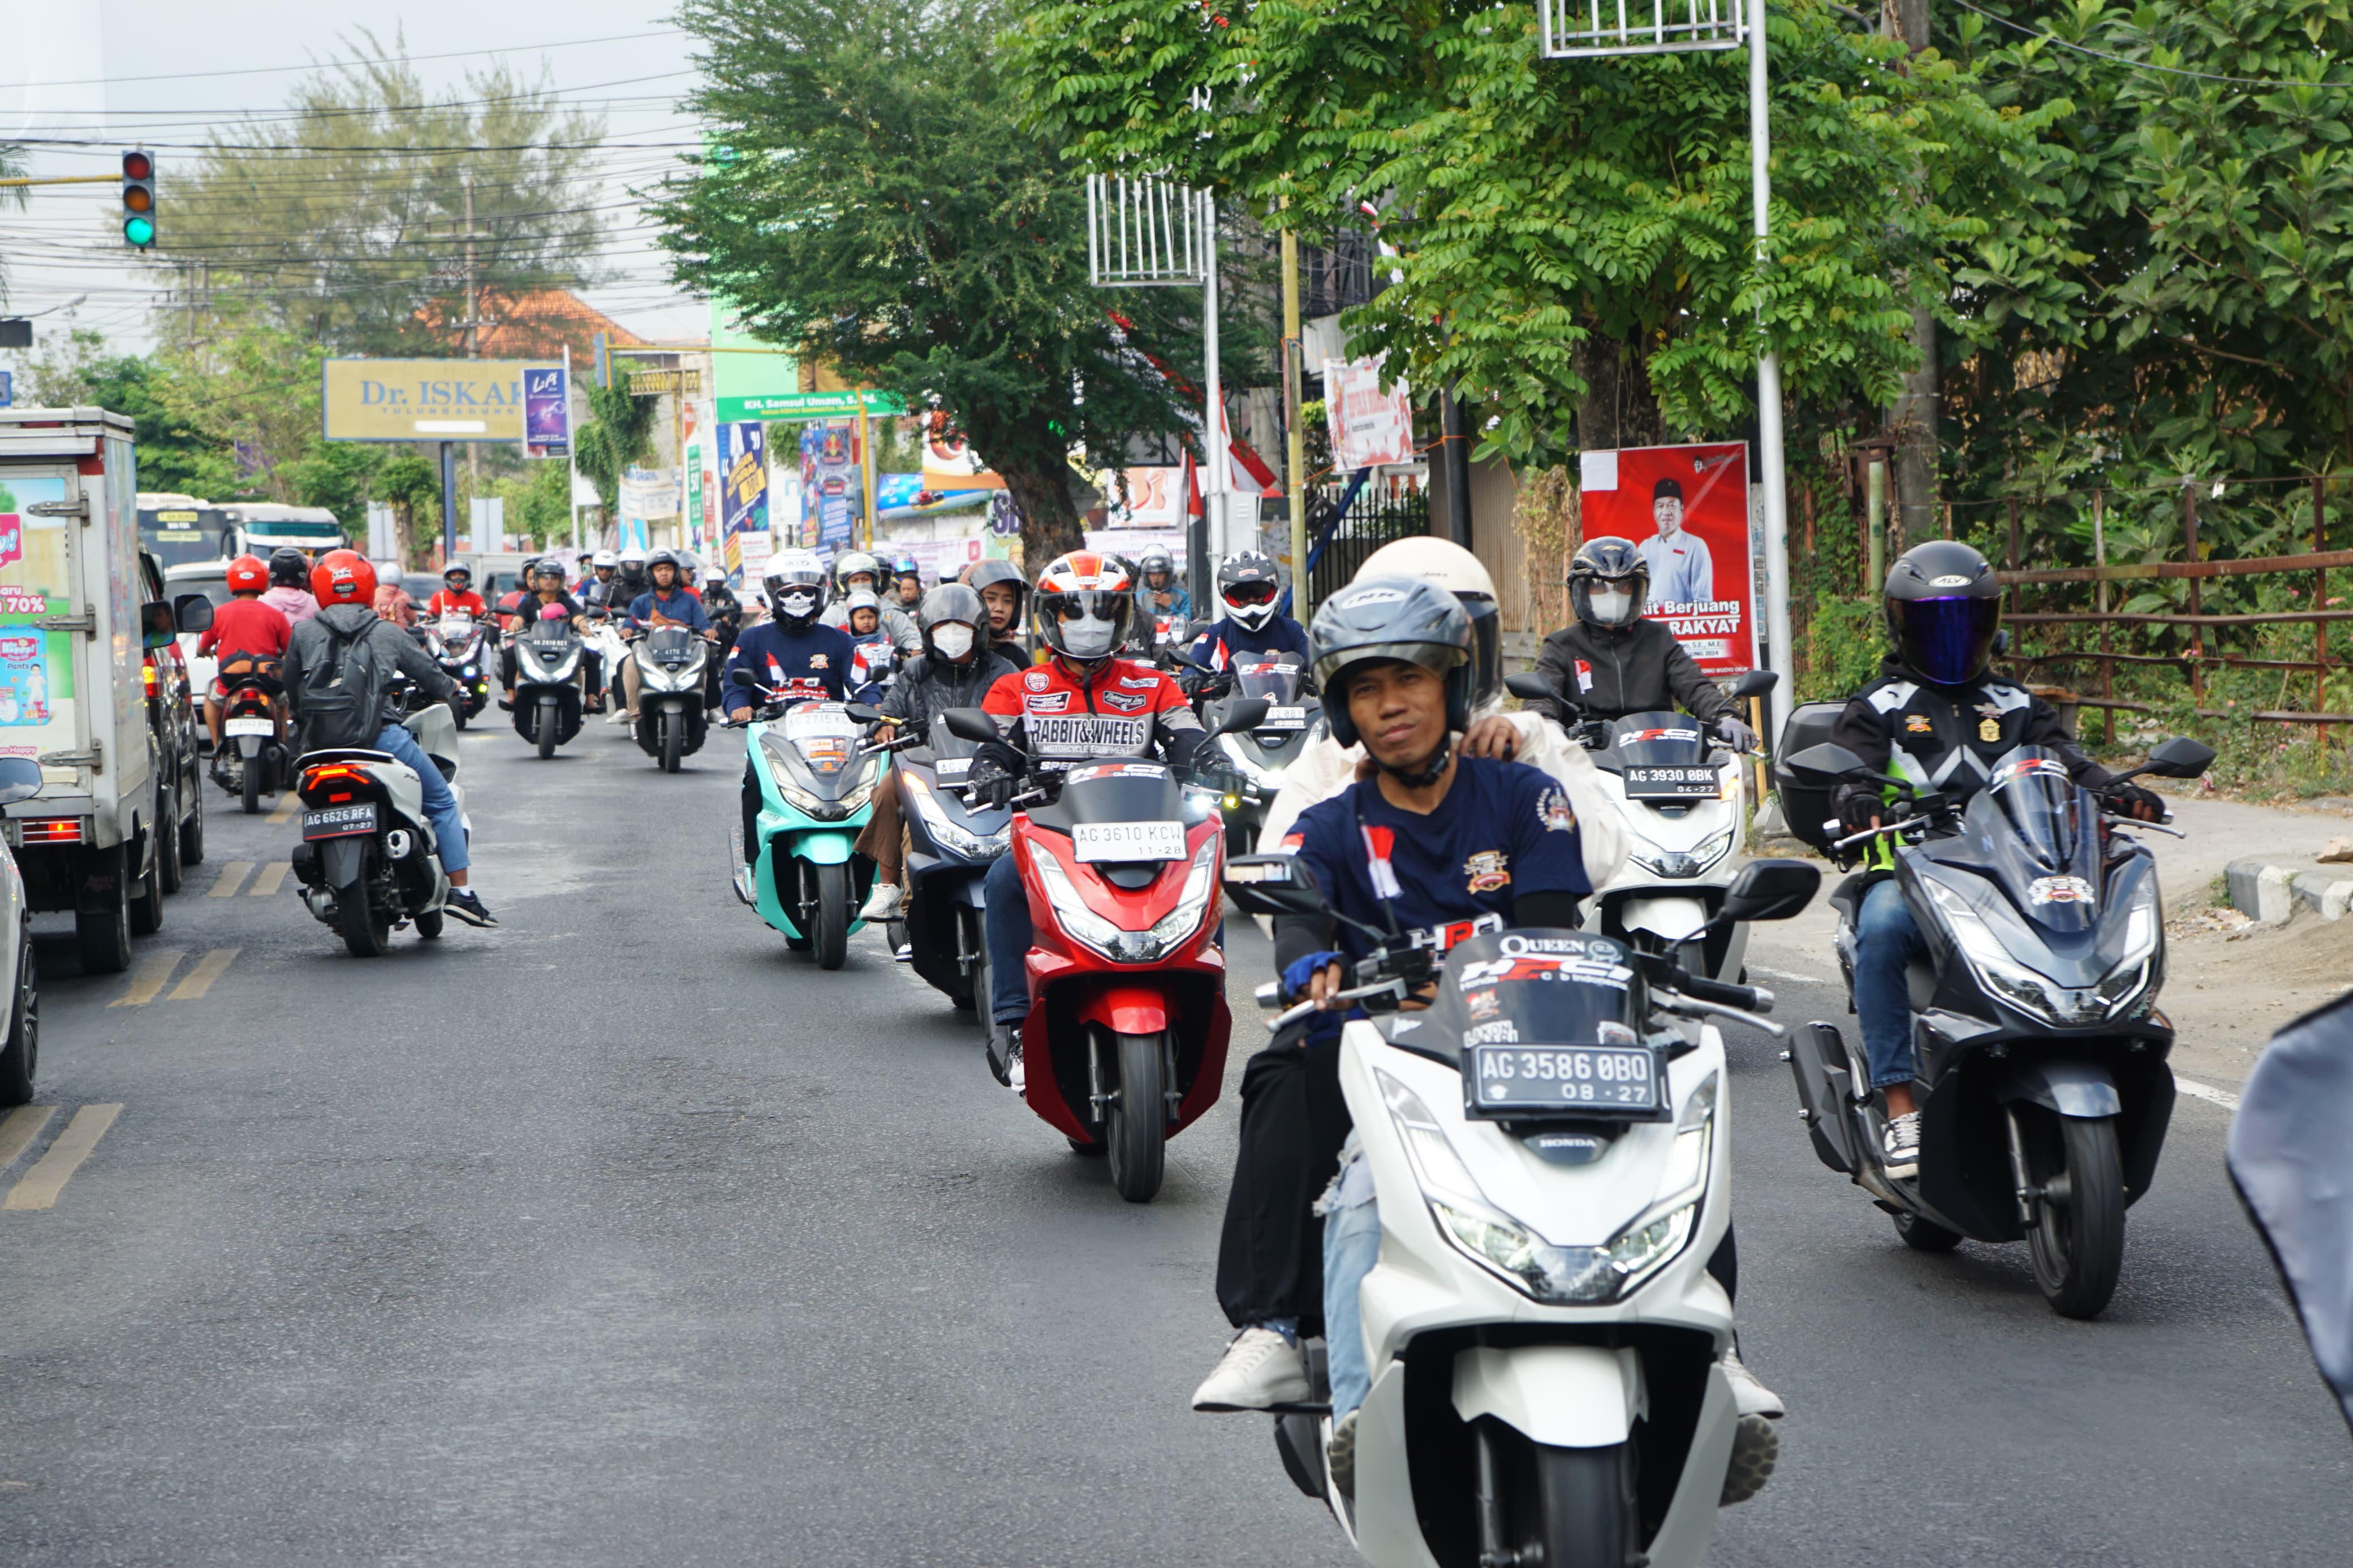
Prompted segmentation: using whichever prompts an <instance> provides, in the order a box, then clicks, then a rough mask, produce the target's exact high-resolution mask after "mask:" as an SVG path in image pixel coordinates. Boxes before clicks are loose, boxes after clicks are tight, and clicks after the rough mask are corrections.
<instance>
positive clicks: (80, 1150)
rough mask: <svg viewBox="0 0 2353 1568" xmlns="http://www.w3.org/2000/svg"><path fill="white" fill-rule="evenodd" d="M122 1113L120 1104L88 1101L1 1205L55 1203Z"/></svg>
mask: <svg viewBox="0 0 2353 1568" xmlns="http://www.w3.org/2000/svg"><path fill="white" fill-rule="evenodd" d="M121 1114H122V1107H121V1106H120V1105H85V1106H83V1107H82V1108H81V1109H80V1110H77V1111H75V1112H74V1114H73V1120H72V1121H69V1122H67V1123H66V1130H65V1131H62V1132H60V1133H58V1141H57V1142H54V1143H52V1144H50V1145H49V1152H47V1153H46V1154H44V1155H42V1156H41V1157H40V1158H39V1159H38V1160H36V1161H35V1162H34V1163H33V1168H32V1169H31V1170H29V1171H27V1172H26V1173H25V1179H24V1180H23V1181H21V1182H18V1183H17V1184H16V1185H15V1186H13V1187H10V1188H9V1189H8V1196H7V1199H6V1201H5V1202H0V1209H45V1208H53V1207H55V1206H56V1205H57V1201H58V1194H59V1193H62V1192H64V1191H65V1190H66V1183H68V1182H69V1181H71V1180H72V1179H73V1173H75V1172H76V1171H79V1170H80V1169H81V1163H82V1162H83V1161H84V1160H87V1159H89V1158H90V1151H91V1150H92V1149H95V1148H97V1147H98V1141H99V1140H100V1138H103V1137H105V1136H106V1130H107V1129H108V1128H110V1127H111V1126H113V1125H114V1119H115V1118H116V1117H118V1116H120V1115H121Z"/></svg>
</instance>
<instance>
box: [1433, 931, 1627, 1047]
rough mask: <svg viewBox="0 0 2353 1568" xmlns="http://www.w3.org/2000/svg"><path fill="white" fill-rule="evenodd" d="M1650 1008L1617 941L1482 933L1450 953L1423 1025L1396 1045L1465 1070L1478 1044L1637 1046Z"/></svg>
mask: <svg viewBox="0 0 2353 1568" xmlns="http://www.w3.org/2000/svg"><path fill="white" fill-rule="evenodd" d="M1649 1011H1650V1003H1649V999H1648V997H1647V995H1646V994H1645V992H1644V990H1643V986H1642V977H1641V973H1640V972H1639V971H1638V970H1636V969H1635V967H1634V965H1633V961H1632V959H1631V957H1630V955H1629V952H1628V950H1627V948H1626V945H1625V944H1624V943H1623V942H1619V941H1618V940H1617V939H1616V938H1614V937H1607V936H1601V935H1599V934H1593V935H1588V934H1587V933H1585V932H1582V931H1555V930H1549V929H1545V928H1539V927H1531V928H1529V929H1527V930H1525V931H1482V932H1480V933H1479V934H1477V935H1475V936H1471V937H1467V938H1465V939H1464V940H1462V941H1461V942H1456V943H1455V944H1454V945H1453V946H1452V947H1451V948H1450V949H1449V950H1448V952H1447V955H1446V969H1445V973H1443V974H1442V975H1441V976H1440V980H1439V985H1438V999H1437V1000H1436V1001H1435V1002H1434V1003H1432V1004H1431V1005H1430V1011H1429V1012H1428V1013H1426V1014H1424V1015H1422V1016H1423V1017H1424V1018H1425V1019H1426V1020H1427V1021H1426V1022H1425V1023H1424V1024H1423V1025H1422V1026H1420V1027H1419V1028H1415V1029H1410V1030H1404V1029H1400V1030H1398V1032H1397V1033H1396V1035H1395V1039H1396V1042H1397V1044H1398V1046H1400V1047H1403V1048H1404V1049H1407V1050H1409V1051H1415V1052H1418V1053H1419V1054H1420V1055H1423V1056H1427V1057H1433V1058H1437V1059H1438V1060H1440V1061H1445V1062H1451V1063H1453V1064H1455V1065H1456V1066H1458V1067H1459V1066H1461V1063H1462V1061H1463V1059H1464V1051H1465V1047H1472V1046H1484V1045H1501V1046H1634V1045H1637V1044H1639V1043H1640V1042H1641V1037H1642V1024H1643V1019H1644V1018H1645V1017H1646V1016H1648V1014H1649ZM1407 1016H1410V1015H1407ZM1400 1021H1402V1019H1401V1020H1400Z"/></svg>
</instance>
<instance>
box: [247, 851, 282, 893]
mask: <svg viewBox="0 0 2353 1568" xmlns="http://www.w3.org/2000/svg"><path fill="white" fill-rule="evenodd" d="M291 869H293V862H291V861H290V860H272V861H271V862H270V863H269V865H267V866H264V867H263V868H261V872H260V875H259V876H257V877H255V878H254V879H253V886H251V887H250V888H248V889H246V891H247V892H248V893H250V894H252V895H253V896H254V897H255V898H257V899H266V898H269V896H270V895H271V894H273V893H275V892H277V891H278V889H280V888H281V887H283V886H284V885H285V882H286V873H287V872H288V871H290V870H291Z"/></svg>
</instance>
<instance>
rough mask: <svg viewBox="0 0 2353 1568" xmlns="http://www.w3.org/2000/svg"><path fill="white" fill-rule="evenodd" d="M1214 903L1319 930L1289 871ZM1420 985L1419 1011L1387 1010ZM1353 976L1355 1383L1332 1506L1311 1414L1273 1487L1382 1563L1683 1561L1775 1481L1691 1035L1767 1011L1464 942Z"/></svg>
mask: <svg viewBox="0 0 2353 1568" xmlns="http://www.w3.org/2000/svg"><path fill="white" fill-rule="evenodd" d="M1819 886H1820V871H1819V870H1818V869H1817V868H1814V867H1812V866H1810V865H1809V864H1807V863H1806V862H1804V861H1793V860H1756V861H1751V862H1750V863H1749V864H1748V865H1747V866H1746V867H1744V868H1742V870H1741V872H1740V875H1739V876H1738V877H1736V878H1735V879H1733V882H1732V884H1731V886H1730V887H1729V888H1728V889H1727V890H1726V891H1725V897H1724V900H1723V908H1722V910H1721V911H1720V913H1719V915H1718V919H1719V920H1722V921H1756V920H1786V919H1788V918H1789V917H1790V916H1792V915H1795V914H1797V913H1798V912H1799V910H1802V909H1803V908H1804V907H1805V905H1806V903H1807V902H1808V900H1810V899H1811V898H1812V896H1813V894H1814V891H1815V889H1817V888H1818V887H1819ZM1227 888H1228V890H1229V892H1230V893H1231V894H1232V896H1233V898H1234V900H1235V902H1236V903H1237V904H1238V905H1239V906H1240V908H1242V909H1243V910H1246V911H1248V912H1250V913H1253V914H1269V915H1282V914H1320V913H1324V912H1327V910H1326V907H1325V905H1324V900H1323V898H1322V895H1321V894H1320V893H1319V892H1317V890H1316V889H1315V888H1314V885H1313V884H1312V882H1309V881H1308V880H1306V879H1305V878H1304V877H1303V874H1302V873H1301V872H1299V870H1298V869H1297V868H1296V864H1295V862H1293V861H1292V860H1291V859H1290V858H1289V857H1287V856H1281V855H1268V856H1249V857H1243V858H1238V859H1236V860H1234V861H1232V862H1229V865H1228V868H1227ZM1433 978H1434V979H1435V980H1436V982H1437V987H1438V989H1437V995H1436V998H1435V1000H1434V1001H1433V1002H1432V1003H1431V1005H1430V1007H1429V1008H1428V1009H1427V1010H1424V1011H1418V1012H1405V1011H1398V1010H1397V1009H1398V1002H1399V1000H1400V999H1401V998H1402V997H1403V996H1405V995H1407V994H1410V993H1411V992H1412V991H1413V990H1415V989H1416V988H1417V987H1418V986H1420V985H1423V984H1427V983H1428V982H1429V981H1430V980H1431V979H1433ZM1356 981H1357V984H1356V985H1355V986H1354V987H1352V988H1351V989H1349V990H1348V991H1347V992H1345V993H1344V994H1345V995H1347V996H1350V997H1353V998H1356V1000H1358V1001H1359V1002H1360V1004H1362V1005H1365V1006H1366V1007H1367V1009H1368V1010H1370V1011H1372V1012H1373V1013H1374V1016H1372V1017H1370V1018H1366V1019H1357V1020H1355V1021H1353V1022H1350V1023H1349V1024H1347V1025H1346V1026H1345V1029H1344V1032H1343V1034H1342V1037H1341V1048H1340V1083H1341V1088H1342V1090H1343V1092H1344V1093H1345V1096H1346V1098H1347V1102H1348V1110H1349V1113H1350V1115H1351V1116H1352V1117H1353V1118H1354V1120H1355V1122H1356V1137H1357V1139H1358V1140H1359V1141H1360V1142H1361V1144H1362V1147H1363V1149H1364V1157H1365V1158H1366V1161H1367V1162H1368V1163H1369V1164H1370V1168H1371V1173H1372V1178H1373V1184H1374V1189H1375V1200H1374V1201H1375V1202H1376V1203H1377V1205H1378V1208H1379V1216H1380V1225H1381V1243H1380V1258H1379V1262H1378V1263H1377V1265H1376V1267H1375V1268H1373V1270H1372V1272H1371V1274H1370V1275H1369V1276H1367V1277H1366V1279H1365V1282H1364V1285H1363V1287H1362V1289H1361V1290H1360V1292H1359V1295H1358V1302H1359V1305H1360V1308H1361V1312H1362V1319H1363V1332H1364V1341H1365V1348H1366V1352H1367V1360H1368V1364H1369V1366H1370V1369H1371V1373H1372V1388H1371V1392H1370V1394H1368V1395H1367V1396H1366V1400H1365V1403H1364V1405H1363V1407H1362V1408H1361V1410H1360V1411H1359V1412H1358V1415H1357V1418H1356V1473H1355V1489H1354V1494H1353V1497H1351V1496H1348V1495H1344V1494H1342V1493H1340V1492H1339V1491H1338V1489H1336V1488H1335V1486H1334V1485H1333V1483H1332V1479H1331V1474H1330V1469H1329V1465H1328V1462H1327V1458H1326V1455H1327V1446H1328V1443H1329V1439H1330V1433H1331V1419H1330V1416H1329V1415H1328V1413H1324V1412H1319V1411H1315V1410H1314V1409H1312V1408H1294V1409H1293V1410H1290V1411H1287V1412H1284V1413H1282V1414H1280V1415H1278V1416H1277V1418H1276V1446H1277V1447H1278V1449H1279V1450H1280V1451H1281V1452H1282V1458H1283V1463H1284V1468H1286V1469H1287V1470H1288V1471H1289V1472H1290V1474H1291V1476H1292V1479H1293V1481H1294V1482H1295V1483H1296V1484H1298V1485H1299V1487H1300V1489H1302V1490H1303V1491H1306V1492H1307V1493H1309V1495H1311V1496H1318V1497H1322V1498H1323V1499H1324V1500H1325V1501H1326V1502H1327V1503H1328V1504H1329V1506H1330V1507H1331V1509H1332V1511H1333V1514H1334V1516H1335V1518H1337V1519H1338V1520H1339V1521H1340V1524H1341V1526H1342V1528H1343V1529H1344V1530H1345V1531H1347V1532H1348V1536H1349V1539H1350V1540H1351V1541H1352V1542H1354V1543H1355V1545H1356V1550H1357V1551H1358V1552H1359V1553H1360V1554H1361V1555H1362V1556H1363V1557H1364V1558H1365V1560H1366V1562H1368V1563H1377V1564H1382V1565H1384V1568H1389V1565H1394V1568H1437V1565H1438V1564H1440V1563H1466V1564H1467V1563H1480V1564H1492V1565H1501V1564H1506V1563H1512V1564H1526V1565H1529V1568H1534V1565H1536V1564H1542V1565H1543V1568H1628V1565H1629V1564H1632V1563H1646V1564H1649V1565H1650V1568H1683V1565H1685V1564H1694V1563H1698V1562H1699V1561H1700V1560H1701V1558H1702V1556H1703V1555H1704V1552H1705V1551H1706V1548H1707V1545H1708V1542H1710V1540H1711V1539H1713V1537H1714V1534H1715V1513H1716V1510H1717V1509H1718V1508H1719V1507H1721V1506H1723V1505H1724V1504H1725V1503H1726V1502H1736V1501H1740V1500H1744V1499H1746V1498H1747V1497H1749V1496H1751V1495H1753V1494H1754V1493H1755V1491H1756V1490H1757V1488H1758V1487H1759V1486H1761V1485H1762V1484H1763V1482H1764V1480H1765V1479H1766V1478H1767V1476H1769V1475H1770V1474H1771V1469H1772V1461H1773V1454H1774V1444H1775V1441H1776V1439H1775V1438H1774V1437H1773V1436H1772V1435H1771V1429H1770V1426H1769V1424H1767V1423H1765V1422H1763V1421H1762V1419H1761V1418H1758V1420H1757V1426H1758V1428H1759V1431H1758V1433H1757V1440H1756V1442H1755V1444H1754V1445H1753V1446H1752V1447H1750V1448H1749V1449H1748V1451H1747V1452H1746V1454H1745V1455H1744V1457H1743V1463H1742V1465H1741V1467H1740V1468H1739V1470H1738V1472H1737V1473H1734V1472H1733V1470H1732V1460H1733V1455H1734V1446H1735V1437H1736V1433H1737V1431H1738V1428H1739V1425H1740V1416H1739V1414H1738V1411H1737V1410H1736V1406H1735V1404H1734V1397H1733V1393H1732V1389H1731V1386H1730V1384H1728V1382H1727V1381H1726V1379H1725V1373H1724V1369H1723V1366H1722V1356H1723V1353H1724V1352H1725V1349H1726V1347H1728V1346H1729V1345H1730V1344H1731V1342H1732V1330H1733V1319H1732V1304H1731V1302H1730V1301H1729V1300H1727V1299H1726V1298H1725V1294H1724V1290H1723V1289H1722V1287H1721V1286H1719V1285H1718V1284H1717V1283H1716V1281H1715V1279H1714V1278H1713V1277H1712V1276H1711V1275H1709V1274H1708V1272H1707V1261H1708V1258H1709V1256H1710V1255H1711V1254H1712V1253H1713V1252H1714V1251H1715V1247H1716V1246H1717V1244H1718V1243H1719V1242H1721V1241H1722V1240H1723V1237H1724V1234H1725V1226H1727V1225H1728V1224H1729V1222H1730V1214H1731V1204H1730V1193H1729V1179H1730V1173H1731V1158H1730V1152H1729V1147H1728V1132H1729V1126H1728V1109H1727V1106H1726V1090H1727V1089H1728V1081H1727V1071H1726V1068H1725V1057H1724V1043H1723V1039H1722V1037H1721V1036H1720V1035H1719V1034H1718V1033H1717V1031H1716V1029H1715V1026H1714V1025H1713V1024H1711V1023H1709V1022H1707V1020H1708V1019H1709V1018H1711V1017H1723V1018H1731V1019H1735V1020H1737V1021H1739V1022H1742V1023H1746V1024H1749V1025H1752V1026H1756V1027H1757V1028H1760V1029H1763V1030H1765V1031H1767V1033H1768V1034H1771V1035H1774V1036H1776V1037H1778V1036H1779V1035H1781V1034H1782V1033H1783V1032H1784V1031H1782V1030H1781V1029H1780V1028H1779V1027H1778V1026H1775V1025H1773V1024H1770V1023H1768V1022H1767V1021H1766V1020H1765V1019H1763V1018H1760V1017H1757V1016H1756V1015H1757V1013H1760V1012H1763V1011H1766V1010H1767V1009H1769V1008H1770V1006H1771V1005H1772V997H1771V995H1770V994H1767V993H1765V992H1761V991H1753V990H1750V989H1749V988H1747V987H1745V986H1734V985H1725V984H1718V983H1715V982H1712V981H1709V980H1706V979H1704V978H1702V977H1698V976H1694V975H1690V974H1687V973H1684V972H1683V970H1682V968H1681V966H1680V965H1679V964H1677V963H1675V961H1674V959H1673V958H1672V956H1669V955H1665V954H1644V953H1641V952H1636V951H1634V950H1633V949H1632V948H1630V947H1629V946H1628V945H1627V944H1626V943H1624V942H1620V941H1618V940H1616V939H1614V938H1611V937H1609V936H1606V935H1603V934H1600V933H1599V932H1580V931H1550V930H1541V931H1540V930H1527V931H1498V930H1489V931H1482V932H1479V933H1476V934H1473V935H1471V936H1469V937H1467V938H1464V939H1462V940H1460V941H1457V942H1454V943H1453V945H1452V946H1451V949H1450V950H1449V951H1448V952H1447V953H1446V955H1445V958H1444V960H1443V967H1442V968H1440V966H1439V960H1438V958H1437V955H1436V954H1435V953H1434V952H1433V951H1432V950H1431V949H1430V947H1428V946H1423V945H1416V944H1412V943H1410V942H1397V941H1395V940H1390V941H1388V943H1387V944H1386V945H1385V946H1384V947H1382V948H1381V949H1379V950H1377V952H1375V953H1374V955H1373V956H1372V957H1370V958H1367V959H1366V960H1365V961H1363V962H1362V963H1359V964H1358V966H1357V973H1356ZM1304 1013H1305V1008H1304V1007H1300V1008H1294V1009H1293V1010H1292V1012H1291V1013H1289V1014H1286V1015H1284V1016H1282V1017H1281V1018H1278V1019H1277V1020H1276V1021H1275V1023H1276V1025H1277V1026H1281V1025H1283V1024H1285V1023H1287V1022H1290V1021H1293V1020H1295V1019H1297V1018H1299V1017H1302V1016H1304ZM1317 1370H1318V1372H1319V1373H1320V1371H1321V1367H1320V1365H1318V1367H1317ZM1321 1381H1322V1379H1321V1377H1320V1375H1319V1378H1318V1382H1319V1383H1320V1382H1321Z"/></svg>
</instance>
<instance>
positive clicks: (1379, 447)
mask: <svg viewBox="0 0 2353 1568" xmlns="http://www.w3.org/2000/svg"><path fill="white" fill-rule="evenodd" d="M1387 357H1388V356H1387V355H1385V354H1384V355H1378V356H1376V357H1374V358H1372V359H1352V360H1336V359H1327V360H1325V361H1324V422H1325V424H1326V426H1328V427H1329V430H1330V434H1331V437H1332V466H1333V467H1334V468H1372V467H1374V466H1376V465H1377V464H1381V463H1410V462H1412V461H1413V403H1412V394H1411V392H1410V391H1409V388H1408V387H1407V386H1406V384H1405V383H1404V382H1403V381H1401V380H1400V381H1398V382H1397V383H1396V384H1393V385H1391V386H1390V387H1389V388H1388V390H1387V391H1386V392H1385V391H1383V390H1382V389H1381V361H1382V360H1383V359H1385V358H1387Z"/></svg>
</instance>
